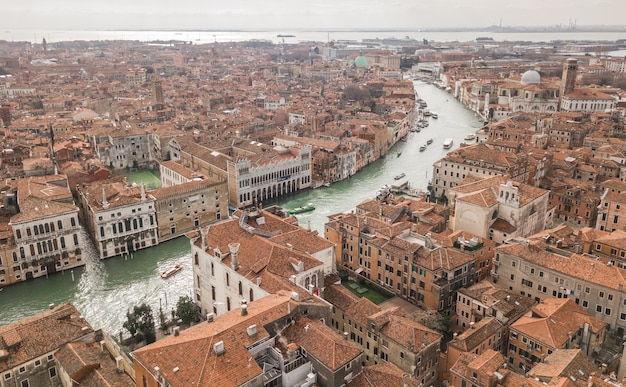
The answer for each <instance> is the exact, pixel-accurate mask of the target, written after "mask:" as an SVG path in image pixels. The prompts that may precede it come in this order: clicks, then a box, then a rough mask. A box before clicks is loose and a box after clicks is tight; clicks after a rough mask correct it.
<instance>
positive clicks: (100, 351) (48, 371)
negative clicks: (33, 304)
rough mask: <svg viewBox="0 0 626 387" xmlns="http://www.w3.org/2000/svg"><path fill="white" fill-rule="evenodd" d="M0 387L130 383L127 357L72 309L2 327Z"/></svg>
mask: <svg viewBox="0 0 626 387" xmlns="http://www.w3.org/2000/svg"><path fill="white" fill-rule="evenodd" d="M0 342H1V343H2V346H1V347H0V378H1V379H0V385H1V386H3V387H4V386H6V387H12V386H21V387H30V386H33V387H34V386H63V387H71V386H75V385H76V383H80V384H82V385H93V386H101V385H107V386H129V385H133V384H134V380H133V379H132V377H131V376H130V375H132V368H131V367H130V363H129V361H128V358H127V357H126V356H125V355H124V354H123V353H122V352H121V351H120V349H119V347H118V346H117V344H116V343H115V341H113V340H112V339H111V337H109V336H108V335H107V334H106V332H103V331H102V330H94V329H93V328H92V327H91V325H90V324H89V323H88V322H87V321H86V320H85V319H84V318H83V317H82V316H81V314H80V312H79V311H78V310H77V309H76V308H75V307H74V306H73V305H72V304H63V305H59V306H57V307H54V306H53V305H51V309H50V310H47V311H43V312H41V313H38V314H37V315H34V316H31V317H27V318H24V319H22V320H20V321H16V322H14V323H12V324H9V325H6V326H3V327H0Z"/></svg>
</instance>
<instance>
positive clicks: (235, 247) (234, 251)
mask: <svg viewBox="0 0 626 387" xmlns="http://www.w3.org/2000/svg"><path fill="white" fill-rule="evenodd" d="M239 246H241V244H240V243H237V242H232V243H229V244H228V248H229V249H230V255H231V258H230V264H231V266H232V267H233V270H237V269H239V261H238V260H237V257H238V255H239Z"/></svg>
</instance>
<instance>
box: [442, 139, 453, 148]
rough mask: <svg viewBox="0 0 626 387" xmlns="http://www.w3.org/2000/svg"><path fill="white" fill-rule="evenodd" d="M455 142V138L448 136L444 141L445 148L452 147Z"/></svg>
mask: <svg viewBox="0 0 626 387" xmlns="http://www.w3.org/2000/svg"><path fill="white" fill-rule="evenodd" d="M453 143H454V140H453V139H452V138H446V139H445V140H444V142H443V149H450V148H451V147H452V144H453Z"/></svg>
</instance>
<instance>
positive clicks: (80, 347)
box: [54, 341, 134, 387]
mask: <svg viewBox="0 0 626 387" xmlns="http://www.w3.org/2000/svg"><path fill="white" fill-rule="evenodd" d="M54 357H55V359H56V360H57V362H58V363H59V364H60V365H61V367H63V370H65V372H67V374H68V375H70V377H71V378H72V380H74V381H75V382H77V383H79V384H80V385H81V386H111V387H126V386H130V385H133V384H134V381H133V380H132V379H131V378H130V376H128V375H127V374H126V373H124V372H118V371H117V365H116V363H115V360H114V359H113V358H112V357H111V355H110V354H109V352H107V351H102V350H101V349H100V345H99V344H96V343H89V344H88V343H85V342H82V341H76V342H73V343H68V344H65V345H64V346H63V347H61V349H59V351H57V353H56V354H55V355H54Z"/></svg>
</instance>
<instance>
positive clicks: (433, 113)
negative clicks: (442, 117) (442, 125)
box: [430, 112, 439, 119]
mask: <svg viewBox="0 0 626 387" xmlns="http://www.w3.org/2000/svg"><path fill="white" fill-rule="evenodd" d="M430 116H431V117H432V118H434V119H437V118H439V114H437V113H435V112H430Z"/></svg>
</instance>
